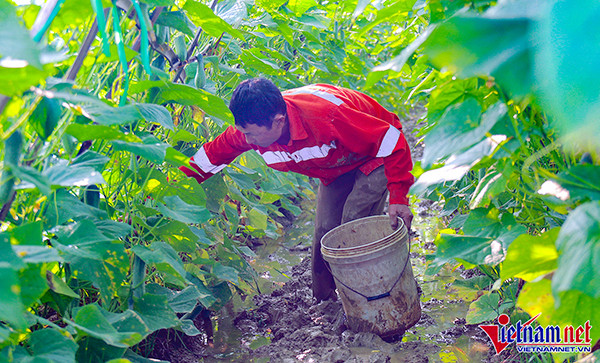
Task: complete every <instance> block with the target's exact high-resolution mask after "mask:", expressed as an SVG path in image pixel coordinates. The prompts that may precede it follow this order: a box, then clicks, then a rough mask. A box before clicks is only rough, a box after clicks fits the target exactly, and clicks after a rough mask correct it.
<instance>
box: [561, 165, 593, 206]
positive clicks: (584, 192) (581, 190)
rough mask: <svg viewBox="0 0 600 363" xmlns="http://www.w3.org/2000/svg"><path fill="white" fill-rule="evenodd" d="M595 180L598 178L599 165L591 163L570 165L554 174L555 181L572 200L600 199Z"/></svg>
mask: <svg viewBox="0 0 600 363" xmlns="http://www.w3.org/2000/svg"><path fill="white" fill-rule="evenodd" d="M596 180H600V166H597V165H591V164H583V165H575V166H572V167H570V168H569V170H566V171H563V172H562V173H559V174H558V175H557V176H556V181H557V182H558V183H559V184H560V185H561V186H562V187H563V188H565V189H567V190H568V191H569V196H570V197H571V198H572V199H574V200H586V199H591V200H600V186H598V183H596V182H595V181H596Z"/></svg>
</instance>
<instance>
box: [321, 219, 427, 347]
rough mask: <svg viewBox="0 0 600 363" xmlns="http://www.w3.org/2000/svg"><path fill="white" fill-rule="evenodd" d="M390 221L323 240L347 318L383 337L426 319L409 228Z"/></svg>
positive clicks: (354, 225) (358, 223)
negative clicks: (397, 226)
mask: <svg viewBox="0 0 600 363" xmlns="http://www.w3.org/2000/svg"><path fill="white" fill-rule="evenodd" d="M399 222H400V223H401V226H400V228H398V229H397V230H392V228H391V227H390V221H389V217H388V216H372V217H366V218H361V219H357V220H354V221H351V222H348V223H344V224H342V225H341V226H338V227H336V228H334V229H332V230H331V231H329V232H327V234H325V235H324V236H323V238H322V239H321V253H322V255H323V258H324V259H325V261H327V262H328V263H329V267H330V269H331V273H332V275H333V277H334V279H335V284H336V287H337V289H338V293H339V295H340V297H341V300H342V305H343V307H344V312H345V313H346V318H347V325H348V328H349V329H351V330H353V331H356V332H358V331H365V332H372V333H375V334H377V335H379V336H381V337H383V338H385V337H391V336H396V335H402V334H404V332H405V331H406V329H408V328H410V327H411V326H413V325H415V324H416V323H417V321H419V319H420V318H421V304H420V299H419V289H418V286H417V282H416V281H415V278H414V276H413V271H412V265H411V264H410V256H409V249H410V245H409V241H408V233H407V231H406V227H405V226H404V224H402V220H399Z"/></svg>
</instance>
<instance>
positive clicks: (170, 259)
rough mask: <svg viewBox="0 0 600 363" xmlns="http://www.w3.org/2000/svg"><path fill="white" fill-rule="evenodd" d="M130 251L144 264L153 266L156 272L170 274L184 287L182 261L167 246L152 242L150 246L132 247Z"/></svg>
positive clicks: (175, 252)
mask: <svg viewBox="0 0 600 363" xmlns="http://www.w3.org/2000/svg"><path fill="white" fill-rule="evenodd" d="M131 250H132V251H133V252H134V253H135V254H136V255H137V256H138V257H139V258H141V259H142V260H143V261H144V262H145V263H146V264H148V265H152V266H154V267H155V268H156V269H157V270H158V271H160V272H164V273H167V274H170V275H172V276H174V277H175V278H177V279H178V280H179V283H180V284H181V285H185V275H186V272H185V269H184V267H183V261H181V258H180V257H179V255H178V254H177V251H175V250H174V249H173V247H171V246H170V245H169V244H167V243H164V242H154V243H152V244H151V245H150V246H148V247H145V246H141V245H137V246H133V247H132V248H131Z"/></svg>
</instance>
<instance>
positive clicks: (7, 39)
mask: <svg viewBox="0 0 600 363" xmlns="http://www.w3.org/2000/svg"><path fill="white" fill-rule="evenodd" d="M0 39H2V42H0V57H1V58H0V65H2V67H9V66H8V64H9V63H10V64H12V62H11V61H25V62H27V63H28V64H31V65H32V66H34V67H37V68H41V67H42V65H41V63H40V53H39V50H38V47H37V44H36V43H35V42H34V41H33V40H32V39H31V37H30V36H29V31H28V30H27V28H25V27H24V26H23V25H22V24H21V22H20V21H19V18H18V17H17V14H16V11H15V6H14V5H12V4H11V3H9V2H8V1H5V0H2V1H0ZM21 67H23V66H21ZM21 67H16V66H14V65H13V66H12V67H9V68H21ZM2 91H4V90H2ZM1 93H3V94H6V93H4V92H1Z"/></svg>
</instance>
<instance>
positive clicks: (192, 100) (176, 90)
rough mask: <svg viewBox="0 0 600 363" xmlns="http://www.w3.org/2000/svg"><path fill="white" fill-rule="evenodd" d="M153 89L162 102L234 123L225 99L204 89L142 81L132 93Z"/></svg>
mask: <svg viewBox="0 0 600 363" xmlns="http://www.w3.org/2000/svg"><path fill="white" fill-rule="evenodd" d="M188 3H190V2H188ZM198 4H199V3H198ZM153 87H158V89H159V90H160V99H161V102H176V103H179V104H182V105H187V106H197V107H199V108H200V109H202V111H204V112H206V113H207V114H209V115H211V116H214V117H216V118H218V119H220V120H223V121H226V122H228V123H233V114H232V113H231V111H230V110H229V108H228V107H227V105H226V104H225V102H224V101H223V99H221V98H220V97H217V96H214V95H212V94H210V93H208V92H206V91H204V90H202V89H196V88H194V87H191V86H188V85H184V84H176V83H170V82H164V81H141V82H138V83H135V84H132V85H131V88H130V92H131V93H139V92H144V91H146V90H148V89H151V88H153Z"/></svg>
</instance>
